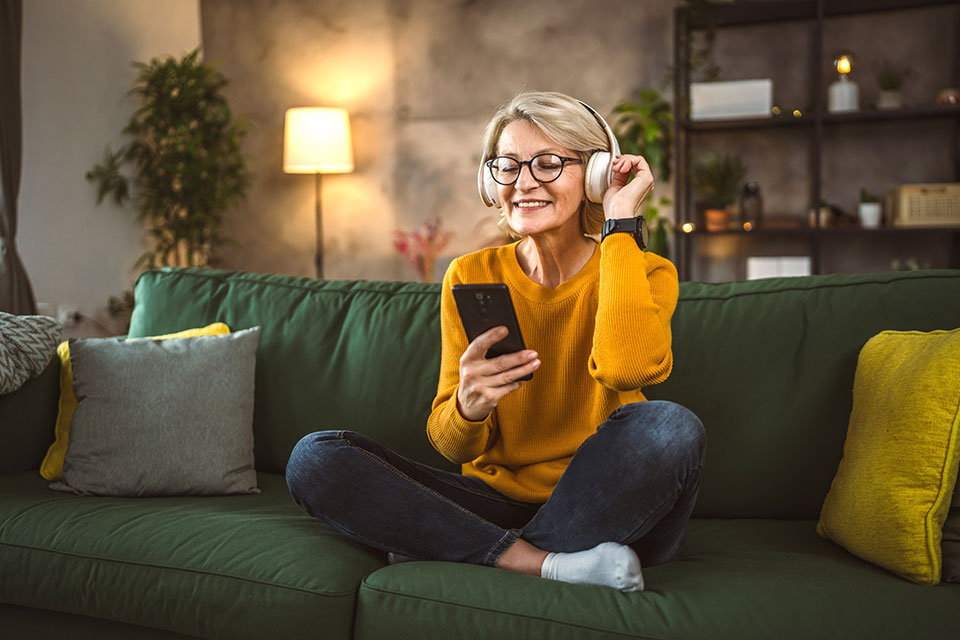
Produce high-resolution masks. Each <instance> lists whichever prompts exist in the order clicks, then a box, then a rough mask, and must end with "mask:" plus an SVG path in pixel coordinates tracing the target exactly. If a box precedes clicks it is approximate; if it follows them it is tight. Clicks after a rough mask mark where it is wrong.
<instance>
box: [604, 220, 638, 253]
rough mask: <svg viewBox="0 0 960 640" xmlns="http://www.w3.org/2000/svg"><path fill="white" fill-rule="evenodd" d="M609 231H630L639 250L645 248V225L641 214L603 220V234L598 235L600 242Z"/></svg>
mask: <svg viewBox="0 0 960 640" xmlns="http://www.w3.org/2000/svg"><path fill="white" fill-rule="evenodd" d="M611 233H632V234H633V239H634V240H636V241H637V246H638V247H640V250H641V251H643V250H644V249H646V248H647V225H646V223H645V222H644V220H643V216H637V217H635V218H615V219H613V220H604V221H603V235H601V236H600V242H603V239H604V238H606V237H607V236H608V235H610V234H611Z"/></svg>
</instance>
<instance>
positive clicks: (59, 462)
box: [40, 322, 230, 480]
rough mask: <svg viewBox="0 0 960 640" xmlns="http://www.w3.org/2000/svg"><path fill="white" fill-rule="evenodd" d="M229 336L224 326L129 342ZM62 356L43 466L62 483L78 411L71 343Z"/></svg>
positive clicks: (218, 324)
mask: <svg viewBox="0 0 960 640" xmlns="http://www.w3.org/2000/svg"><path fill="white" fill-rule="evenodd" d="M223 333H230V327H228V326H227V325H225V324H224V323H222V322H214V323H213V324H210V325H207V326H205V327H201V328H199V329H187V330H185V331H180V332H178V333H169V334H167V335H163V336H151V337H149V338H129V340H166V339H168V338H192V337H193V336H212V335H220V334H223ZM57 355H58V356H60V402H59V405H58V406H59V409H58V411H57V424H56V426H55V427H54V430H53V434H54V441H53V444H51V445H50V448H49V449H47V455H46V456H44V458H43V462H41V463H40V475H41V476H43V477H44V478H46V479H47V480H60V479H61V478H62V477H63V457H64V456H65V455H66V453H67V442H68V438H69V435H70V421H71V420H73V412H74V410H76V408H77V397H76V396H75V395H73V367H72V366H71V365H70V343H69V342H68V341H66V340H65V341H63V342H61V343H60V345H59V346H58V347H57Z"/></svg>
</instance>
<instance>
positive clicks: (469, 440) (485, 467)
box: [427, 233, 678, 503]
mask: <svg viewBox="0 0 960 640" xmlns="http://www.w3.org/2000/svg"><path fill="white" fill-rule="evenodd" d="M517 244H519V242H515V243H513V244H509V245H506V246H503V247H495V248H491V249H482V250H480V251H476V252H474V253H470V254H467V255H465V256H462V257H460V258H457V259H456V260H454V261H453V262H452V263H451V264H450V267H449V268H448V269H447V272H446V275H445V276H444V278H443V292H442V294H441V299H440V331H441V335H442V340H443V344H442V348H441V360H440V382H439V384H438V386H437V397H436V398H435V399H434V401H433V410H432V412H431V413H430V417H429V418H428V420H427V437H428V438H429V440H430V443H431V444H432V445H433V446H434V448H436V449H437V451H439V452H440V453H441V454H442V455H443V456H444V457H445V458H447V459H448V460H450V461H452V462H455V463H460V464H462V465H463V467H462V472H463V474H464V475H467V476H475V477H479V478H481V479H482V480H484V481H485V482H486V483H487V484H489V485H490V486H492V487H493V488H494V489H496V490H497V491H499V492H500V493H502V494H504V495H506V496H509V497H511V498H513V499H515V500H521V501H524V502H532V503H542V502H545V501H546V500H547V498H548V497H549V496H550V494H551V492H552V491H553V488H554V487H555V486H556V484H557V482H558V481H559V480H560V476H561V474H563V471H564V469H566V467H567V464H568V463H569V462H570V458H571V457H572V456H573V454H574V452H575V451H576V450H577V448H578V447H579V446H580V445H581V444H582V443H583V441H584V440H586V439H587V438H588V437H589V436H591V435H592V434H593V433H594V432H596V430H597V427H598V426H600V424H601V423H603V421H604V420H606V419H607V417H608V416H609V415H610V413H612V412H613V410H614V409H616V408H617V407H619V406H621V405H624V404H627V403H630V402H637V401H642V400H645V399H646V398H644V396H643V393H642V391H641V387H645V386H649V385H652V384H656V383H658V382H662V381H664V380H666V378H667V376H669V375H670V371H671V369H672V366H673V356H672V353H671V349H670V318H671V316H672V315H673V311H674V309H675V308H676V304H677V291H678V286H677V271H676V268H674V266H673V264H672V263H671V262H670V261H668V260H665V259H664V258H661V257H659V256H657V255H656V254H652V253H645V252H643V251H641V250H640V249H639V248H638V247H637V244H636V242H635V241H634V239H633V237H632V236H630V235H629V234H625V233H617V234H614V235H612V236H610V237H608V238H607V239H606V240H604V241H603V243H602V244H599V245H598V247H599V248H597V249H595V250H594V254H593V256H592V257H591V258H590V261H589V262H587V264H586V265H585V266H584V267H583V268H582V269H581V270H580V271H579V272H578V273H577V274H576V275H574V276H573V277H572V278H570V279H569V280H567V281H566V282H563V283H562V284H560V286H558V287H557V288H556V289H550V288H549V287H544V286H542V285H539V284H537V283H535V282H534V281H532V280H531V279H530V278H529V277H527V275H526V274H525V273H524V272H523V270H522V269H521V268H520V263H519V262H518V261H517V257H516V247H517ZM488 282H503V283H505V284H506V285H507V286H508V287H509V289H510V295H511V297H512V298H513V304H514V306H515V307H516V311H517V320H518V322H519V324H520V331H521V333H522V334H523V339H524V342H525V344H526V347H527V348H528V349H533V350H534V351H536V352H537V354H538V356H539V358H540V362H541V364H540V367H539V368H538V369H537V370H536V371H534V373H533V379H532V380H530V381H528V382H526V383H524V385H523V386H522V387H520V389H518V390H516V391H514V392H512V393H509V394H507V395H506V396H504V397H503V398H501V399H500V402H499V403H498V404H497V406H496V408H494V410H493V411H491V412H490V414H489V415H487V417H486V418H485V419H484V420H483V421H481V422H471V421H468V420H466V419H465V418H464V417H463V416H462V415H461V414H460V411H459V410H458V409H457V386H458V384H459V360H460V356H461V355H463V352H464V351H465V350H466V348H467V344H468V343H467V337H466V334H465V333H464V330H463V326H462V324H461V323H460V317H459V315H457V308H456V303H455V301H454V298H453V293H452V291H451V287H452V286H453V285H455V284H461V283H462V284H472V283H488Z"/></svg>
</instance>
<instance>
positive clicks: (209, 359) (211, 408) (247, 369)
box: [50, 327, 260, 497]
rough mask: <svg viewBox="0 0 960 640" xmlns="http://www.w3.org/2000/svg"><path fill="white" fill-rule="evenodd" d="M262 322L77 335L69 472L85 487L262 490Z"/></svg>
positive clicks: (67, 485) (121, 492)
mask: <svg viewBox="0 0 960 640" xmlns="http://www.w3.org/2000/svg"><path fill="white" fill-rule="evenodd" d="M259 334H260V327H253V328H251V329H244V330H241V331H237V332H235V333H230V334H225V335H211V336H195V337H190V338H179V339H169V340H127V341H117V340H110V339H84V338H78V339H72V340H70V350H71V365H72V368H73V374H74V391H75V394H76V397H77V398H79V399H80V401H79V404H78V405H77V408H76V411H75V412H74V414H73V420H72V424H71V427H70V445H69V447H68V448H67V455H66V458H65V459H64V463H63V481H62V482H55V483H53V484H51V485H50V488H51V489H57V490H60V491H69V492H72V493H77V494H80V495H113V496H141V497H142V496H161V495H217V494H231V493H256V492H257V477H256V472H255V471H254V466H253V462H254V461H253V380H254V372H255V370H256V364H257V337H258V336H259Z"/></svg>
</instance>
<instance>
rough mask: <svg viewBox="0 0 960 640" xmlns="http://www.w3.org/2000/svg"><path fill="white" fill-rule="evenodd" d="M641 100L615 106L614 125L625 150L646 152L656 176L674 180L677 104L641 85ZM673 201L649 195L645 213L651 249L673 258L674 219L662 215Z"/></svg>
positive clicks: (656, 177)
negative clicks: (674, 134) (652, 198)
mask: <svg viewBox="0 0 960 640" xmlns="http://www.w3.org/2000/svg"><path fill="white" fill-rule="evenodd" d="M637 98H638V99H637V101H636V102H634V101H632V100H628V99H623V100H620V101H619V102H617V104H616V105H615V106H614V108H613V113H614V115H615V116H616V120H615V121H614V124H613V125H612V127H613V130H614V133H615V134H616V136H617V142H619V144H620V150H621V151H622V152H623V153H628V154H632V155H639V156H643V157H644V159H646V161H647V164H649V165H650V169H651V171H653V173H654V177H655V179H656V180H658V181H659V180H662V181H663V182H667V181H669V180H670V162H671V151H672V149H673V107H672V105H671V104H670V102H669V101H667V100H665V99H664V98H663V96H661V95H660V92H659V91H657V90H656V89H641V90H640V91H638V92H637ZM672 202H673V201H672V200H671V199H670V198H665V197H661V198H660V199H659V200H657V204H654V203H653V202H651V200H650V199H649V198H648V199H647V200H645V201H644V204H643V210H642V215H643V217H644V222H645V223H646V225H647V231H648V238H647V240H648V243H649V244H648V246H647V250H648V251H652V252H653V253H656V254H657V255H660V256H663V257H664V258H667V259H669V258H670V245H669V242H668V240H667V239H668V236H669V235H670V234H671V233H672V231H673V222H672V221H671V220H670V219H669V218H667V217H666V216H661V215H660V207H665V206H669V205H670V204H671V203H672Z"/></svg>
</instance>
